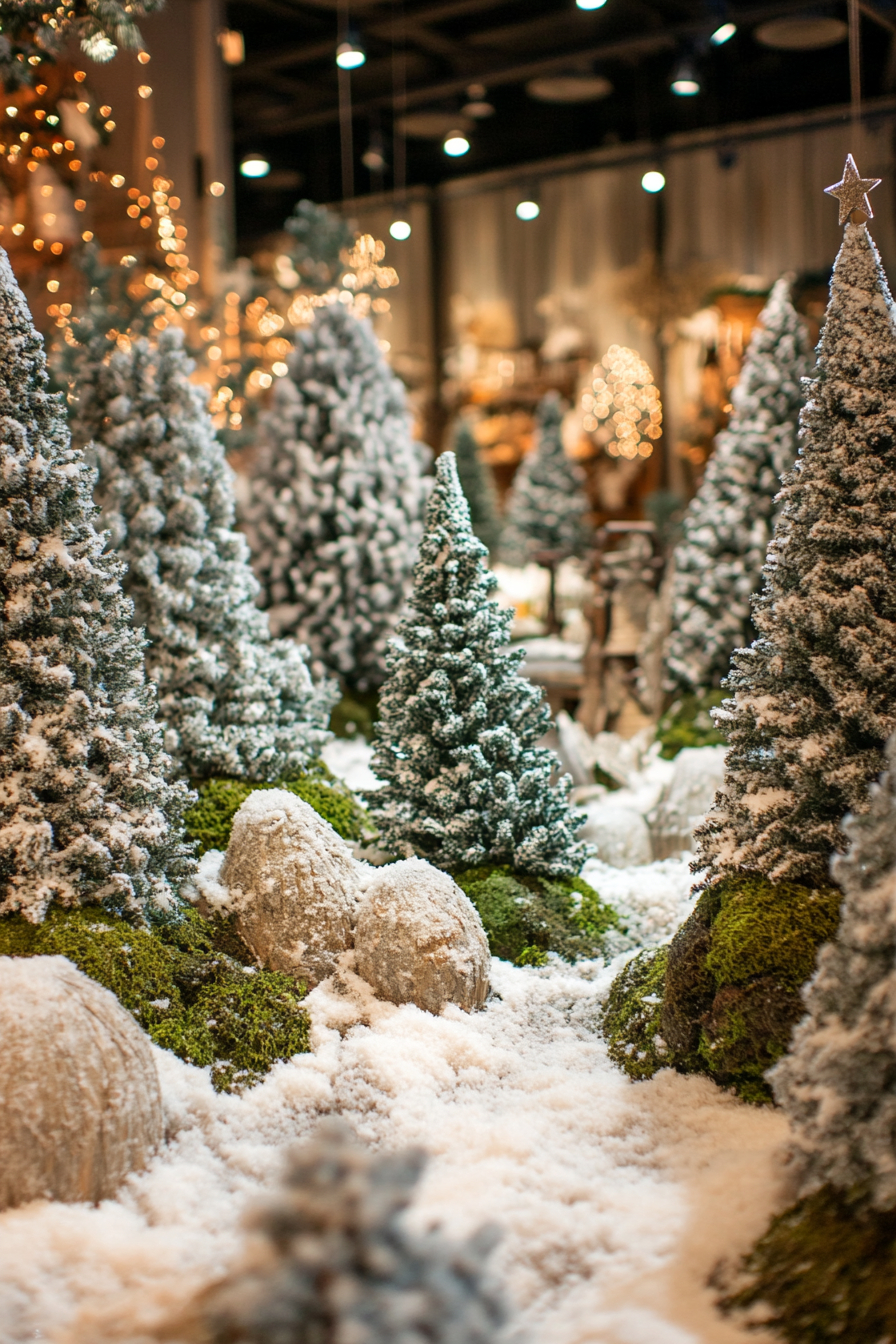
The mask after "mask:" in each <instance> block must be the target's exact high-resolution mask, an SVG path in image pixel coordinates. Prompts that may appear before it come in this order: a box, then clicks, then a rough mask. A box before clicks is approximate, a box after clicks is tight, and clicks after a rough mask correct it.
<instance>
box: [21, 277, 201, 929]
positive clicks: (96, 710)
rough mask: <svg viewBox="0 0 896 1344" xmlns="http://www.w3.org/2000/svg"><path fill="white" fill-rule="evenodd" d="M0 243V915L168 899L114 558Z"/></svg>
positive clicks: (166, 789)
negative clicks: (99, 528) (0, 620)
mask: <svg viewBox="0 0 896 1344" xmlns="http://www.w3.org/2000/svg"><path fill="white" fill-rule="evenodd" d="M47 388H48V376H47V371H46V360H45V357H44V350H43V343H42V341H41V338H40V336H39V335H38V334H37V332H36V331H35V330H34V327H33V325H32V322H31V315H30V313H29V312H28V307H27V305H26V303H25V299H24V297H23V295H22V293H21V290H20V289H19V287H18V285H17V284H16V281H15V277H14V276H13V274H12V270H11V269H10V266H9V261H8V259H7V257H6V254H5V253H3V252H0V424H2V445H0V461H2V468H3V469H2V473H0V597H2V602H3V617H4V619H3V624H2V629H0V694H2V711H0V913H2V914H5V913H9V912H11V911H15V910H20V911H21V912H22V914H23V915H24V916H25V917H26V918H28V919H30V920H32V921H34V922H38V921H40V919H41V918H42V917H43V915H44V913H45V911H46V909H47V907H48V906H49V905H50V904H51V903H53V902H56V903H58V904H60V905H64V906H73V905H81V904H86V903H89V902H107V903H108V904H110V905H112V906H115V907H117V908H120V909H122V910H125V911H128V912H130V913H132V914H135V915H136V914H139V913H141V912H142V913H147V912H149V911H150V910H151V909H152V907H163V908H164V907H170V906H171V904H172V902H173V901H174V899H175V896H176V892H177V889H178V887H179V885H180V884H181V883H182V882H183V881H185V880H186V879H188V878H189V876H190V875H191V873H192V870H193V861H192V858H191V856H190V852H189V850H188V849H187V847H186V846H185V844H184V841H183V838H182V829H181V817H182V814H183V810H184V807H185V806H186V804H187V803H188V802H189V799H190V794H189V792H188V790H187V789H186V787H185V786H184V785H183V784H175V785H172V784H168V783H166V782H165V776H166V772H167V769H168V765H169V762H168V760H167V757H166V756H165V754H164V751H163V748H162V741H161V733H160V731H159V728H158V725H157V724H156V721H155V707H156V705H155V692H154V688H153V686H152V684H151V683H147V681H146V680H145V677H144V669H143V637H142V635H141V634H140V633H139V632H137V631H136V630H135V629H134V627H133V606H132V603H131V602H130V601H129V600H128V598H127V597H125V595H124V593H123V592H122V588H121V578H122V574H123V572H124V565H123V564H122V562H121V561H120V560H119V559H118V558H117V557H116V556H114V555H112V554H110V553H108V552H107V551H105V550H104V546H105V539H104V537H103V536H102V535H101V534H100V533H98V532H97V531H96V528H95V526H94V522H95V518H96V509H95V505H94V503H93V499H92V496H91V491H92V487H93V479H94V477H93V472H92V471H91V470H90V468H89V467H88V466H87V464H86V463H85V461H84V458H83V455H82V454H81V453H80V452H79V451H77V450H74V449H73V448H72V446H71V441H70V437H69V431H68V428H67V426H66V421H65V413H64V408H63V404H62V398H61V397H59V396H56V395H53V394H51V393H50V392H48V390H47Z"/></svg>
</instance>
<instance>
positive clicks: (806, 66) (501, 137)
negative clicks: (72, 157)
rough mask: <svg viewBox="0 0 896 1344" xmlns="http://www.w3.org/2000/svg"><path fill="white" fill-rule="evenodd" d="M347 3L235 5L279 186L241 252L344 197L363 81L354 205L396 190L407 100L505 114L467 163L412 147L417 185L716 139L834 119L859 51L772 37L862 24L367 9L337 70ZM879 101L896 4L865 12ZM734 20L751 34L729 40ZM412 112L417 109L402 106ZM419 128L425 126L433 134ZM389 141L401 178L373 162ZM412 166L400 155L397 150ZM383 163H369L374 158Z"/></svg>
mask: <svg viewBox="0 0 896 1344" xmlns="http://www.w3.org/2000/svg"><path fill="white" fill-rule="evenodd" d="M346 8H347V7H346V5H345V3H344V0H230V2H229V3H228V4H227V12H228V21H229V23H230V26H231V28H234V29H238V30H239V31H241V32H242V33H243V34H244V37H245V51H246V59H245V62H244V63H243V64H242V65H239V66H236V67H234V68H233V70H232V89H233V115H234V135H235V141H236V151H237V157H238V158H240V157H241V156H242V155H243V154H244V153H246V152H247V151H260V152H261V153H263V154H264V156H265V157H266V158H268V159H269V161H270V163H271V165H272V171H271V174H270V176H269V177H268V178H267V179H262V180H259V181H256V182H248V181H246V180H245V179H243V178H239V179H238V190H237V214H238V232H239V240H240V244H241V246H242V247H244V248H245V247H247V246H251V244H252V242H253V240H254V239H256V238H258V237H260V236H261V235H262V234H264V233H265V232H269V231H270V230H272V229H275V228H277V227H278V226H279V225H280V224H281V223H282V220H283V218H284V217H285V215H286V214H288V213H289V210H290V209H291V207H292V204H293V203H294V201H295V200H296V199H297V198H298V197H299V196H300V195H307V196H310V197H311V198H312V199H314V200H317V201H334V200H338V199H340V198H341V196H342V194H343V193H342V185H343V174H344V171H345V169H344V165H343V163H342V160H341V141H340V121H339V79H340V78H341V79H342V82H343V94H344V93H345V88H346V86H347V85H348V84H350V90H351V102H352V120H351V125H352V139H353V155H352V164H351V176H352V178H353V187H354V191H355V194H357V195H363V194H365V193H366V192H369V191H380V190H382V189H384V188H385V189H386V190H390V189H392V187H393V186H394V169H395V143H394V140H393V130H394V126H393V123H394V119H395V117H396V97H398V99H401V97H402V79H403V80H404V84H405V89H406V93H405V95H404V103H403V115H405V116H408V117H410V118H411V120H412V124H413V119H414V118H415V117H417V118H419V114H421V113H424V112H426V113H439V112H441V113H443V114H445V120H446V124H447V123H448V122H450V121H451V120H452V119H458V118H459V117H462V115H463V114H462V109H463V108H464V107H465V106H467V105H469V103H470V102H471V96H470V94H469V93H468V88H469V86H470V85H473V84H481V85H484V86H485V88H486V90H487V92H486V93H485V94H484V95H483V94H475V93H474V95H473V101H479V102H487V103H488V104H490V105H491V106H492V107H493V109H494V112H493V114H492V115H490V116H487V117H481V118H479V119H476V118H468V121H467V124H468V126H469V127H470V128H471V129H470V130H469V132H468V134H469V139H470V142H471V149H470V152H469V153H468V154H466V155H464V156H463V157H462V158H459V159H450V158H448V157H447V156H446V154H445V153H444V152H443V150H442V140H441V136H439V137H438V138H430V139H427V138H418V137H417V136H412V135H409V136H408V137H407V139H406V146H407V151H406V152H407V183H408V184H409V185H411V186H413V185H417V184H429V185H435V184H437V183H439V182H441V181H443V180H445V179H446V178H449V177H452V176H458V175H465V174H469V173H476V172H482V171H486V170H489V169H494V168H506V167H510V166H512V165H515V164H524V163H527V162H532V161H535V160H539V159H545V158H549V157H552V156H555V155H562V154H569V153H571V152H576V151H581V150H589V149H594V148H595V147H597V146H600V145H604V144H612V143H614V142H626V141H633V140H643V139H655V140H660V139H662V137H664V136H667V135H670V134H674V133H676V132H679V131H686V130H690V129H695V128H699V127H706V126H713V125H719V124H725V123H729V122H742V121H748V120H751V119H753V118H759V117H769V116H774V115H776V114H782V113H788V112H796V111H800V110H802V109H809V108H820V107H824V106H827V105H831V104H840V103H845V102H848V101H849V96H850V84H849V56H848V46H847V43H846V41H843V40H841V41H838V42H835V43H834V44H833V45H831V46H826V47H823V48H820V49H816V50H791V49H780V48H776V47H770V46H767V45H763V43H762V42H761V41H760V40H758V38H757V36H756V33H757V29H758V28H759V27H760V26H761V25H762V24H763V23H767V22H769V21H770V20H774V19H776V18H780V17H784V16H788V15H792V16H799V17H803V18H806V17H811V18H813V19H817V18H819V17H829V18H836V19H840V20H842V21H843V25H844V27H845V21H846V19H847V6H846V4H845V3H842V4H818V3H817V0H791V2H790V3H784V2H781V3H766V4H759V3H756V2H755V0H754V2H753V3H729V4H725V3H723V2H722V0H606V3H605V4H604V6H603V7H602V8H600V9H597V10H592V11H586V10H582V9H579V8H577V7H576V3H575V0H351V4H350V6H349V7H348V8H349V11H350V12H349V14H348V20H349V22H350V24H351V27H352V29H353V30H354V31H355V32H356V33H357V34H358V35H359V37H360V40H361V42H362V43H363V46H364V48H365V50H366V55H367V61H366V64H365V65H364V66H362V67H361V68H360V69H359V70H356V71H355V72H353V73H352V74H351V75H350V76H345V75H343V76H341V77H340V76H338V72H337V69H336V65H335V49H336V45H337V42H338V41H339V40H340V38H341V36H343V33H344V27H345V22H346ZM859 8H860V11H861V38H862V42H861V47H862V92H863V95H864V97H866V98H875V97H879V96H880V95H882V94H884V93H889V92H891V91H892V90H893V89H894V87H896V62H894V54H896V45H894V37H896V4H894V3H893V0H868V2H866V0H861V3H860V6H859ZM725 20H729V21H733V22H735V23H736V24H737V32H736V34H735V36H734V37H733V38H732V39H731V40H730V41H728V42H726V43H725V44H724V45H721V46H712V45H711V44H710V42H709V40H708V39H709V35H710V33H711V32H712V31H713V30H714V29H716V28H717V27H718V26H719V24H720V23H722V22H723V21H725ZM688 58H690V59H692V60H693V61H694V62H695V65H696V71H697V77H698V80H699V82H700V85H701V92H700V93H699V94H698V95H697V96H695V97H687V98H683V97H676V96H675V95H674V94H673V93H672V92H671V91H670V88H669V84H670V79H671V77H672V73H673V71H674V69H675V68H676V66H677V64H678V63H679V62H680V61H682V60H683V59H688ZM576 73H579V74H598V75H602V76H604V77H605V78H606V79H607V80H608V81H609V83H610V85H611V86H612V91H611V92H610V93H609V94H608V96H606V97H603V98H600V99H597V100H594V101H590V102H582V103H555V102H543V101H539V100H537V99H536V98H535V97H533V96H532V94H531V92H530V91H528V90H527V86H529V89H530V90H531V81H532V80H533V79H536V78H539V77H542V78H543V77H546V76H558V75H570V74H576ZM398 111H399V114H401V112H402V108H401V107H399V109H398ZM417 129H419V124H418V126H417ZM379 144H381V145H382V151H383V158H384V160H385V166H384V168H383V169H379V170H378V169H376V168H373V169H371V168H369V167H367V166H365V164H364V163H363V161H362V156H364V155H365V153H367V151H369V150H370V149H371V147H373V148H374V149H376V148H377V146H378V145H379ZM398 154H399V164H400V156H401V146H400V143H399V147H398ZM368 158H369V155H368Z"/></svg>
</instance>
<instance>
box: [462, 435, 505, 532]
mask: <svg viewBox="0 0 896 1344" xmlns="http://www.w3.org/2000/svg"><path fill="white" fill-rule="evenodd" d="M451 449H452V452H453V453H454V458H455V461H456V463H457V476H458V479H459V481H460V488H461V489H462V490H463V492H464V498H465V499H466V501H467V505H468V507H469V510H470V524H471V526H472V528H473V532H474V534H475V535H476V536H477V537H478V538H479V540H480V541H481V542H482V544H483V546H485V548H486V549H487V551H488V553H489V555H491V556H493V557H494V556H496V555H497V552H498V542H499V540H500V537H501V517H500V513H499V510H498V492H497V490H496V489H495V482H494V478H493V476H492V473H491V468H490V467H488V466H487V465H486V463H485V462H483V460H482V458H481V457H480V456H479V445H478V444H477V442H476V435H475V433H474V432H473V422H472V421H471V419H470V417H469V416H466V415H462V416H460V417H459V418H458V421H457V424H456V425H455V428H454V434H453V435H452V443H451Z"/></svg>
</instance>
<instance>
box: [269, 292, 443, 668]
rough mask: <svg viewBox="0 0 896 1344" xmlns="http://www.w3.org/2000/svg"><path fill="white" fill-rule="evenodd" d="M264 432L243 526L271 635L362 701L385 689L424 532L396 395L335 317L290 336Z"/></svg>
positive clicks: (367, 344) (395, 385)
mask: <svg viewBox="0 0 896 1344" xmlns="http://www.w3.org/2000/svg"><path fill="white" fill-rule="evenodd" d="M290 374H291V377H289V378H282V379H279V380H278V382H277V384H276V388H275V393H274V400H273V405H272V408H271V410H270V411H269V413H268V414H267V415H266V416H265V417H264V418H263V421H262V427H261V441H260V446H259V452H258V456H257V458H256V460H255V462H254V463H253V468H252V477H251V483H250V484H251V496H250V499H249V500H248V502H247V505H246V508H245V512H244V515H243V523H244V528H245V531H246V534H247V536H248V538H249V544H250V546H251V549H252V556H253V564H254V567H255V573H256V574H257V576H258V579H259V581H260V583H261V586H262V593H263V601H264V605H265V607H266V608H267V610H268V614H269V616H270V619H271V624H272V627H273V629H274V631H275V632H276V633H278V634H288V635H292V636H294V637H295V638H296V639H298V640H300V641H301V642H302V643H303V644H307V645H308V646H309V648H310V649H311V652H312V654H313V656H314V658H315V659H318V660H319V661H320V662H321V663H322V664H323V665H324V666H325V667H326V668H328V669H329V670H330V671H332V672H336V673H339V674H340V675H341V676H342V677H343V678H344V679H345V681H346V682H347V683H349V684H350V685H351V686H354V687H356V688H358V689H360V690H365V689H368V688H371V687H375V686H377V685H379V683H380V682H381V681H382V679H383V676H384V662H383V660H384V657H385V651H386V642H387V640H388V638H389V636H390V635H391V634H392V631H393V630H394V628H395V623H396V621H397V619H398V615H399V613H400V611H401V608H402V606H403V605H404V601H405V596H406V592H407V588H408V584H409V581H410V576H411V570H412V567H413V564H414V557H415V555H416V550H417V543H418V541H419V538H420V530H421V524H422V513H423V502H424V483H423V478H422V474H421V459H420V455H419V453H418V450H417V447H416V445H415V444H414V442H413V440H412V438H411V433H410V423H409V419H408V414H407V407H406V399H405V392H404V388H403V387H402V385H401V383H400V382H399V381H398V379H397V378H396V377H395V376H394V375H393V374H392V373H391V371H390V370H389V368H388V366H387V364H386V363H385V360H384V359H383V356H382V354H381V352H380V349H379V346H378V345H377V341H376V337H375V336H374V334H373V329H372V328H371V326H370V324H369V322H367V321H366V320H361V321H359V320H358V319H357V318H356V317H353V316H352V315H351V314H350V313H347V312H346V311H345V310H344V308H343V307H342V305H341V304H334V305H332V306H330V307H325V308H322V309H319V310H318V312H317V316H316V317H315V319H314V322H313V323H312V325H311V326H310V327H308V328H306V329H305V330H303V331H300V332H299V333H298V336H297V339H296V350H295V353H294V354H293V356H292V358H291V362H290Z"/></svg>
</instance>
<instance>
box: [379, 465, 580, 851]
mask: <svg viewBox="0 0 896 1344" xmlns="http://www.w3.org/2000/svg"><path fill="white" fill-rule="evenodd" d="M485 557H486V550H485V547H484V546H483V545H482V542H481V541H479V540H477V538H476V537H475V536H474V535H473V532H472V530H471V527H470V513H469V509H468V508H467V504H466V500H465V499H464V496H463V492H462V490H461V488H460V483H459V481H458V478H457V469H456V466H455V459H454V454H453V453H443V454H442V455H441V457H440V458H439V459H438V461H437V463H436V483H435V487H434V489H433V491H432V494H431V496H430V499H429V503H428V506H427V512H426V527H425V532H424V535H423V540H422V542H421V543H420V558H419V559H418V561H417V564H416V566H415V569H414V588H413V592H412V594H411V597H410V601H409V610H408V612H407V614H406V615H405V616H404V618H403V619H402V621H401V622H400V623H399V626H398V630H397V635H398V639H397V640H396V641H394V642H393V643H392V645H391V647H390V652H389V655H388V658H387V667H388V673H389V675H388V679H387V681H386V684H385V686H384V687H383V692H382V695H381V697H380V718H379V722H378V724H377V728H376V740H377V750H376V754H375V756H374V760H373V769H374V771H375V773H376V774H377V775H378V776H379V778H380V779H382V780H385V787H384V788H382V789H380V790H378V791H377V792H376V794H374V795H372V799H373V803H374V807H373V816H374V819H375V821H376V823H377V825H378V826H379V827H380V831H381V835H382V843H383V846H384V848H387V849H391V850H394V851H395V852H396V853H400V854H402V855H405V856H410V855H413V854H417V855H419V856H420V857H421V858H425V859H428V860H429V861H430V862H432V863H434V864H437V865H438V866H439V867H442V868H447V869H458V868H463V867H471V866H473V865H476V864H481V863H493V864H504V863H506V864H511V865H512V866H513V867H515V868H518V869H520V870H522V871H525V872H530V873H535V874H540V875H544V876H553V875H563V874H570V873H576V872H578V870H579V868H580V867H581V865H582V863H583V861H584V859H585V857H586V855H587V848H588V847H587V846H586V845H584V844H582V843H581V842H579V841H577V840H576V839H575V832H576V829H577V821H576V817H575V814H574V813H573V811H572V810H571V808H570V807H569V804H568V802H567V795H568V792H569V783H570V781H569V777H568V776H564V777H563V778H562V779H561V780H559V782H557V783H553V782H552V775H553V773H554V771H555V769H556V767H557V758H556V756H555V755H554V753H553V752H552V751H550V750H548V749H547V748H546V747H541V746H538V745H537V744H538V741H539V739H540V738H541V737H542V736H543V735H544V733H545V731H546V729H547V726H548V723H549V721H550V712H549V710H548V707H547V705H545V704H544V703H543V701H542V698H541V691H540V689H539V688H538V687H536V686H533V685H532V683H531V682H529V681H527V680H526V679H525V678H523V677H521V676H520V674H519V665H520V662H521V661H522V659H523V652H522V650H517V651H509V650H508V649H507V644H508V641H509V626H510V622H511V619H512V613H511V612H509V611H504V610H502V609H501V608H500V607H499V606H498V604H497V602H495V601H494V600H493V599H492V597H491V594H492V593H493V592H494V590H495V588H496V587H497V579H496V578H495V577H494V575H493V574H492V573H490V571H489V570H488V569H487V568H486V566H485V564H484V560H485Z"/></svg>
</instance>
